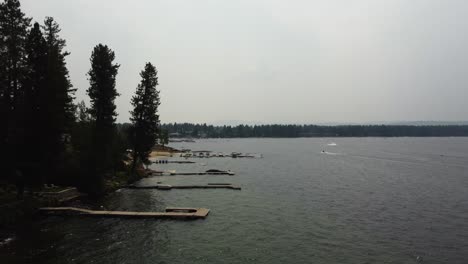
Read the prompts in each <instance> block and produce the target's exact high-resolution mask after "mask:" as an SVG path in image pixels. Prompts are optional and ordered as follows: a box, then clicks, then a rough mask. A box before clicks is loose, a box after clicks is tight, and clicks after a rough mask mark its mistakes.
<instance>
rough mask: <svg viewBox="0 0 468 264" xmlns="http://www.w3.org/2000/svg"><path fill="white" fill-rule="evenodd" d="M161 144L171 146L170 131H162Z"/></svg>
mask: <svg viewBox="0 0 468 264" xmlns="http://www.w3.org/2000/svg"><path fill="white" fill-rule="evenodd" d="M159 144H161V145H163V146H164V145H167V144H169V131H167V129H161V133H160V135H159Z"/></svg>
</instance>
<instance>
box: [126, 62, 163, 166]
mask: <svg viewBox="0 0 468 264" xmlns="http://www.w3.org/2000/svg"><path fill="white" fill-rule="evenodd" d="M157 74H158V72H157V71H156V68H155V67H154V66H153V65H152V64H151V63H147V64H146V66H145V69H144V70H143V71H142V72H141V73H140V76H141V82H140V84H138V86H137V89H136V92H135V95H134V96H133V97H132V101H131V102H132V105H133V111H131V112H130V113H131V115H132V116H131V118H130V120H131V121H132V127H131V129H130V134H129V141H130V144H131V146H132V149H133V166H132V171H134V170H135V166H136V162H137V160H140V161H142V162H146V161H147V160H148V156H149V154H150V152H151V149H152V148H153V147H154V145H155V144H156V141H157V139H158V132H159V131H158V127H159V115H158V114H157V112H158V106H159V104H160V102H159V91H157V90H156V86H157V85H158V77H157Z"/></svg>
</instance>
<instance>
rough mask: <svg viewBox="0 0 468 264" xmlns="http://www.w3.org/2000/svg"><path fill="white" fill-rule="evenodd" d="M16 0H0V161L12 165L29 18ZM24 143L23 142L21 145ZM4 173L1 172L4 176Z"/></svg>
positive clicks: (20, 131)
mask: <svg viewBox="0 0 468 264" xmlns="http://www.w3.org/2000/svg"><path fill="white" fill-rule="evenodd" d="M20 7H21V6H20V3H19V1H18V0H6V1H4V2H2V3H0V120H2V126H1V128H0V162H1V163H2V166H1V167H2V169H4V168H5V167H7V168H8V167H10V168H11V167H12V166H15V165H17V164H15V163H17V162H15V161H16V160H17V159H18V158H19V156H20V155H22V151H21V149H23V147H19V148H18V147H17V146H19V145H23V143H22V141H23V137H24V129H22V127H21V125H22V123H23V119H24V115H22V111H20V110H19V109H20V107H19V106H20V104H21V100H22V92H23V90H22V83H23V82H24V79H25V76H26V75H27V66H26V50H25V42H26V39H27V30H28V27H29V25H30V21H31V19H30V18H27V17H26V16H25V14H24V13H23V12H22V11H21V8H20ZM23 146H24V145H23ZM6 174H7V173H2V176H3V177H5V176H6Z"/></svg>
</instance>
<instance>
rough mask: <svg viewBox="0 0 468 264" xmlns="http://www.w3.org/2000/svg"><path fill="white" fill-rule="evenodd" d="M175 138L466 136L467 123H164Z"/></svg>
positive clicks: (467, 133) (163, 126)
mask: <svg viewBox="0 0 468 264" xmlns="http://www.w3.org/2000/svg"><path fill="white" fill-rule="evenodd" d="M162 128H163V129H165V130H167V131H169V137H170V138H171V139H177V138H322V137H468V125H425V126H416V125H339V126H318V125H238V126H213V125H206V124H190V123H183V124H177V123H174V124H163V125H162Z"/></svg>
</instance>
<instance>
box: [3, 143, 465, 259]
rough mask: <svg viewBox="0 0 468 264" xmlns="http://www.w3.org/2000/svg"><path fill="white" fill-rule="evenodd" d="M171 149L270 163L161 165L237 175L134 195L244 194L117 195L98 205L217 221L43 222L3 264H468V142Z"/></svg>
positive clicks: (188, 179) (177, 179)
mask: <svg viewBox="0 0 468 264" xmlns="http://www.w3.org/2000/svg"><path fill="white" fill-rule="evenodd" d="M332 143H335V144H332ZM171 146H173V147H176V148H190V149H192V150H213V151H220V152H233V151H237V152H251V153H262V154H263V158H262V159H240V158H238V159H232V158H210V159H191V160H193V161H196V162H198V163H197V164H163V165H154V166H153V168H155V169H163V170H171V169H175V170H177V171H179V172H184V171H205V170H207V169H211V168H216V169H223V170H224V169H225V170H227V169H230V170H232V171H234V172H235V173H236V175H235V176H165V177H153V178H147V179H144V180H143V181H141V182H140V183H139V184H141V185H153V184H156V182H158V181H162V182H163V183H166V184H174V185H175V184H189V183H190V184H192V183H193V184H206V183H210V182H211V183H212V182H218V183H219V182H228V183H233V184H236V185H240V186H241V187H242V190H241V191H236V190H229V189H214V190H211V189H195V190H170V191H159V190H121V191H119V192H117V193H114V194H112V195H110V196H109V197H108V198H107V199H106V200H105V201H103V202H102V205H103V206H104V207H105V208H107V209H115V210H131V211H160V210H164V208H165V207H169V206H176V207H205V208H209V209H211V212H210V214H209V216H208V217H207V218H206V219H204V220H194V221H177V220H151V219H96V218H86V217H81V218H79V217H78V218H76V217H75V218H66V217H56V216H54V217H48V218H46V219H44V220H43V221H42V222H40V223H39V224H38V225H37V226H34V227H30V228H27V229H25V230H24V232H22V233H20V234H18V236H17V237H15V239H14V240H13V241H11V242H10V243H8V245H3V246H0V254H1V258H2V259H3V260H2V261H0V262H1V263H8V262H12V263H468V138H332V139H330V138H310V139H309V138H308V139H219V140H218V139H207V140H200V141H198V142H197V143H177V144H171ZM322 150H324V151H325V153H322ZM201 163H203V164H201ZM4 260H6V261H7V262H4Z"/></svg>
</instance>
